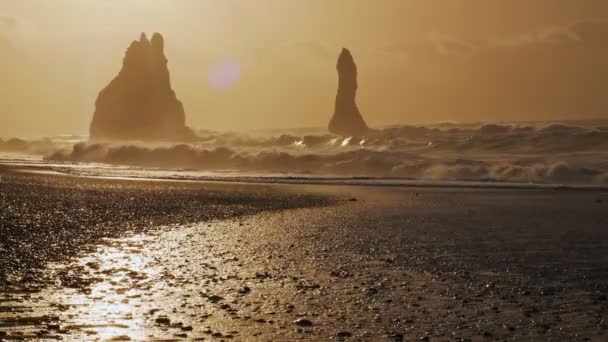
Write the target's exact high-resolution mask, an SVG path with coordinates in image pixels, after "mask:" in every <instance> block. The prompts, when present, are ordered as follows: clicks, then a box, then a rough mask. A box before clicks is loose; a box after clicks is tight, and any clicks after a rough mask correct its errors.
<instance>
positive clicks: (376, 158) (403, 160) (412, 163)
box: [0, 122, 608, 185]
mask: <svg viewBox="0 0 608 342" xmlns="http://www.w3.org/2000/svg"><path fill="white" fill-rule="evenodd" d="M51 142H52V143H51ZM45 143H46V144H47V145H49V144H50V145H52V146H53V148H50V147H49V146H45V148H41V146H44V145H45ZM7 144H9V145H12V146H13V147H15V145H20V146H18V149H22V150H28V149H30V150H32V149H34V150H38V151H50V152H48V153H46V154H45V155H46V157H45V159H46V160H47V161H49V162H50V161H53V162H64V163H74V162H77V163H105V164H112V165H126V166H133V167H140V168H160V169H170V170H202V171H227V170H232V171H247V172H260V173H275V174H277V173H280V174H299V175H304V176H305V175H331V176H338V177H380V178H405V179H414V180H450V181H488V182H490V181H491V182H524V183H563V184H602V185H605V184H608V123H607V124H605V125H604V124H603V122H599V124H598V123H597V122H596V123H595V124H594V125H584V124H581V125H568V124H563V123H562V124H549V125H535V124H529V125H522V124H513V125H507V124H505V125H497V124H488V125H477V126H475V125H469V126H464V125H454V124H441V125H433V126H400V127H389V128H384V129H382V130H377V131H375V132H374V133H373V134H370V135H369V136H366V137H364V138H363V137H346V138H343V137H336V136H333V135H329V134H324V133H322V132H320V131H316V132H315V131H314V130H310V131H308V132H291V133H290V134H276V133H275V132H265V133H256V134H245V133H216V132H204V133H201V135H200V139H199V141H197V142H196V143H189V144H144V143H133V142H131V143H89V142H85V141H80V142H76V141H74V139H72V140H70V139H65V138H64V139H63V140H58V139H46V140H45V141H44V143H42V142H41V141H37V142H23V143H20V144H16V142H15V141H13V142H12V143H11V142H0V149H6V148H5V147H6V145H7ZM34 147H36V148H34Z"/></svg>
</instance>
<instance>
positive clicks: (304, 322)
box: [293, 318, 312, 327]
mask: <svg viewBox="0 0 608 342" xmlns="http://www.w3.org/2000/svg"><path fill="white" fill-rule="evenodd" d="M293 324H295V325H299V326H301V327H311V326H312V321H310V320H308V319H306V318H298V319H296V320H295V321H293Z"/></svg>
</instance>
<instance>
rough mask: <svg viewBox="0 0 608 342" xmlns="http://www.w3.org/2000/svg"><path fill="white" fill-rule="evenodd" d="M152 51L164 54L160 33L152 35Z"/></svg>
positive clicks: (163, 40) (162, 39)
mask: <svg viewBox="0 0 608 342" xmlns="http://www.w3.org/2000/svg"><path fill="white" fill-rule="evenodd" d="M152 51H154V52H156V53H162V54H164V53H165V39H164V38H163V36H162V35H161V34H160V33H154V35H152Z"/></svg>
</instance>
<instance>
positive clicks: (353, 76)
mask: <svg viewBox="0 0 608 342" xmlns="http://www.w3.org/2000/svg"><path fill="white" fill-rule="evenodd" d="M337 69H338V76H339V78H340V81H339V85H338V95H337V96H336V111H335V113H334V116H333V117H332V118H331V121H330V122H329V131H330V132H331V133H334V134H338V135H348V136H352V135H365V134H366V133H368V132H369V128H368V127H367V124H366V123H365V121H364V120H363V117H362V116H361V113H360V112H359V108H357V103H356V100H355V98H356V96H357V65H356V64H355V61H354V60H353V56H352V55H351V54H350V51H348V49H342V53H341V54H340V57H339V58H338V66H337Z"/></svg>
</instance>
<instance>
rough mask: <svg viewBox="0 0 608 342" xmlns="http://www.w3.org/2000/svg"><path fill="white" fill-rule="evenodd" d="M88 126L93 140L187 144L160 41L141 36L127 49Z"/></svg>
mask: <svg viewBox="0 0 608 342" xmlns="http://www.w3.org/2000/svg"><path fill="white" fill-rule="evenodd" d="M95 106H96V108H95V115H94V116H93V121H92V122H91V129H90V134H91V139H94V140H108V139H111V140H144V141H157V140H179V141H184V140H191V139H192V138H194V133H193V132H192V131H191V130H190V129H189V128H188V127H186V115H185V113H184V107H183V105H182V103H181V102H180V101H179V100H178V99H177V97H176V96H175V92H174V91H173V89H171V81H170V78H169V70H168V68H167V58H166V57H165V53H164V40H163V37H162V36H161V35H160V34H158V33H155V34H154V36H152V40H151V41H150V40H148V38H147V37H146V35H145V34H143V33H142V35H141V38H140V40H139V41H133V43H131V46H129V48H128V49H127V52H126V55H125V58H124V61H123V66H122V70H121V71H120V73H119V74H118V76H117V77H116V78H114V79H113V80H112V82H110V84H109V85H108V86H107V87H106V88H104V89H103V90H102V91H101V92H100V93H99V96H98V98H97V102H96V104H95Z"/></svg>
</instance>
